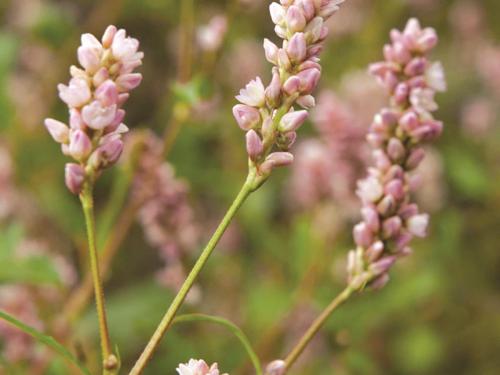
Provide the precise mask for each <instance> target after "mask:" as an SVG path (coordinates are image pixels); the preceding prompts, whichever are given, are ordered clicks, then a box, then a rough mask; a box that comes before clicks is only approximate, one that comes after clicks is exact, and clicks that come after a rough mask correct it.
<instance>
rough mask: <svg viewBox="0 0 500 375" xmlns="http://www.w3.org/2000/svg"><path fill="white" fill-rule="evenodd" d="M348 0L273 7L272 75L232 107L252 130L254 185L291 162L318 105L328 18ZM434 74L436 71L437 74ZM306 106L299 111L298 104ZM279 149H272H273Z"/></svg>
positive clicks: (294, 1) (298, 0) (268, 51)
mask: <svg viewBox="0 0 500 375" xmlns="http://www.w3.org/2000/svg"><path fill="white" fill-rule="evenodd" d="M343 2H344V0H281V1H280V2H273V3H272V4H271V5H270V7H269V9H270V13H271V19H272V20H273V22H274V24H275V25H276V26H275V32H276V34H277V35H278V37H280V38H281V39H282V40H283V41H282V43H281V47H279V46H278V45H276V44H274V43H273V42H272V41H270V40H268V39H265V40H264V52H265V55H266V59H267V60H268V61H269V62H270V63H272V64H273V65H274V67H273V70H272V73H273V77H272V80H271V82H270V84H269V85H268V86H267V87H265V86H264V84H263V83H262V80H261V79H260V78H259V77H257V78H256V79H255V80H252V81H250V83H248V84H247V85H246V87H245V88H244V89H242V90H241V91H240V95H238V96H237V97H236V99H237V100H238V101H239V102H240V103H241V104H237V105H235V106H234V108H233V114H234V117H235V118H236V121H237V123H238V125H239V126H240V128H241V129H242V130H244V131H245V132H247V133H248V134H247V136H246V140H247V151H248V154H249V165H250V170H251V172H253V173H254V175H255V180H254V181H255V186H254V188H257V187H258V186H260V184H262V183H263V182H264V181H265V180H266V179H267V177H269V175H270V173H271V172H272V170H273V169H274V168H275V167H278V166H285V165H289V164H290V163H292V162H293V156H292V154H290V153H289V152H288V150H289V149H290V147H291V146H292V145H293V143H294V142H295V139H296V131H297V129H298V128H299V127H300V126H301V125H302V124H303V123H304V121H305V120H306V118H307V115H308V113H307V111H306V110H308V109H311V108H312V107H314V104H315V100H314V97H313V96H312V95H311V93H312V92H313V91H314V89H315V88H316V86H317V84H318V81H319V78H320V76H321V66H320V64H319V62H320V60H319V54H320V52H321V50H322V49H323V41H324V40H325V38H326V37H327V34H328V29H327V28H326V26H325V25H324V24H325V21H326V19H327V18H329V17H330V16H331V15H332V14H333V13H335V12H336V11H337V10H338V9H339V5H340V4H341V3H343ZM434 75H435V74H434ZM296 106H297V107H302V108H304V109H305V110H301V111H296V109H295V107H296ZM275 148H276V149H277V150H276V151H277V152H273V149H275Z"/></svg>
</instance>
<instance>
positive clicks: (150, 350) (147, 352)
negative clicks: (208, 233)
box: [129, 173, 254, 375]
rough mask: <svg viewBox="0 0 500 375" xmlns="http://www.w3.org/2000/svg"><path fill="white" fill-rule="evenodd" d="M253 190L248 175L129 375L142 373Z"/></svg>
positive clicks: (251, 178) (251, 176)
mask: <svg viewBox="0 0 500 375" xmlns="http://www.w3.org/2000/svg"><path fill="white" fill-rule="evenodd" d="M253 190H254V175H253V174H252V173H250V174H249V175H248V178H247V180H246V182H245V184H244V185H243V187H242V188H241V190H240V192H239V193H238V195H237V197H236V199H235V200H234V202H233V203H232V205H231V207H229V210H228V211H227V212H226V215H225V216H224V218H223V219H222V221H221V223H220V224H219V226H218V227H217V229H216V230H215V232H214V234H213V236H212V238H211V239H210V241H209V242H208V244H207V246H206V247H205V249H203V252H202V253H201V255H200V257H199V258H198V260H197V261H196V263H195V265H194V266H193V268H192V269H191V272H190V273H189V275H188V276H187V278H186V280H185V281H184V283H183V284H182V286H181V289H180V290H179V292H178V293H177V295H176V296H175V298H174V300H173V301H172V304H171V305H170V307H169V308H168V310H167V312H166V313H165V315H164V317H163V319H162V320H161V322H160V324H159V325H158V327H157V328H156V331H155V332H154V333H153V336H151V339H150V340H149V342H148V344H147V345H146V348H145V349H144V351H143V352H142V354H141V356H140V357H139V359H138V360H137V362H136V363H135V365H134V367H133V368H132V370H131V371H130V373H129V375H139V374H141V373H142V372H143V371H144V368H145V367H146V365H147V364H148V362H149V360H150V359H151V357H152V356H153V354H154V352H155V350H156V349H157V348H158V345H159V344H160V341H161V339H162V338H163V336H164V335H165V332H167V330H168V329H169V327H170V326H171V325H172V321H173V320H174V318H175V315H176V314H177V311H179V309H180V307H181V306H182V304H183V302H184V300H185V299H186V296H187V294H188V293H189V290H190V289H191V287H192V286H193V284H194V282H195V281H196V278H197V277H198V275H199V274H200V272H201V270H202V269H203V267H204V266H205V264H206V263H207V261H208V258H209V257H210V255H211V254H212V252H213V250H214V249H215V246H216V245H217V243H218V242H219V240H220V239H221V237H222V235H223V234H224V232H225V231H226V229H227V227H228V226H229V224H230V223H231V220H232V219H233V217H234V216H235V214H236V212H237V211H238V209H239V208H240V207H241V205H242V204H243V203H244V202H245V200H246V199H247V198H248V196H249V195H250V194H251V193H252V191H253Z"/></svg>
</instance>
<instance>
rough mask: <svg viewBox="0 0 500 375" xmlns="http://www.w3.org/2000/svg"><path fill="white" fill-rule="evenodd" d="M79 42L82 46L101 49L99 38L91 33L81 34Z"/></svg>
mask: <svg viewBox="0 0 500 375" xmlns="http://www.w3.org/2000/svg"><path fill="white" fill-rule="evenodd" d="M81 42H82V46H83V47H88V48H94V49H96V50H97V51H101V50H102V44H101V42H99V40H98V39H97V38H96V37H95V36H94V35H92V34H89V33H85V34H82V36H81Z"/></svg>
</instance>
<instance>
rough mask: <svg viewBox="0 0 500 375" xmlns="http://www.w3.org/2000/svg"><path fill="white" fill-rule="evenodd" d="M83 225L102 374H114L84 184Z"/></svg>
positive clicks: (88, 195) (88, 185)
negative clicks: (92, 289) (92, 287)
mask: <svg viewBox="0 0 500 375" xmlns="http://www.w3.org/2000/svg"><path fill="white" fill-rule="evenodd" d="M80 200H81V202H82V207H83V213H84V215H85V224H86V226H87V237H88V242H89V258H90V271H91V274H92V282H93V284H94V293H95V304H96V308H97V318H98V320H99V334H100V337H101V352H102V361H103V374H104V375H112V374H116V371H117V370H118V360H117V358H116V357H115V356H114V354H113V349H112V346H111V340H110V338H109V329H108V322H107V318H106V306H105V302H104V291H103V288H102V281H101V275H100V273H99V260H98V254H97V248H96V236H95V219H94V199H93V196H92V185H91V183H90V182H86V183H85V185H84V188H83V191H82V193H81V194H80Z"/></svg>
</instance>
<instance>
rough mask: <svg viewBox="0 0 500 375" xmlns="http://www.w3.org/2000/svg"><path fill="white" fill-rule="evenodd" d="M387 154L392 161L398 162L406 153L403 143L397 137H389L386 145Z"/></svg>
mask: <svg viewBox="0 0 500 375" xmlns="http://www.w3.org/2000/svg"><path fill="white" fill-rule="evenodd" d="M387 155H389V157H390V158H391V159H392V161H394V162H398V161H400V160H401V159H403V158H404V157H405V155H406V149H405V146H404V145H403V143H402V142H401V141H400V140H399V139H398V138H391V139H390V140H389V144H388V145H387Z"/></svg>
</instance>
